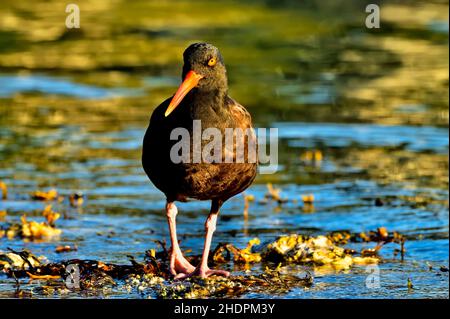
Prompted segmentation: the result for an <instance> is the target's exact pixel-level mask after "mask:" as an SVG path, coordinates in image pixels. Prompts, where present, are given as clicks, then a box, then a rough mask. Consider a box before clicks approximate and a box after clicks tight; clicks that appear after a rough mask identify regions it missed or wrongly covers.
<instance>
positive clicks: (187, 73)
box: [142, 43, 257, 279]
mask: <svg viewBox="0 0 450 319" xmlns="http://www.w3.org/2000/svg"><path fill="white" fill-rule="evenodd" d="M183 57H184V66H183V73H182V79H183V82H182V84H181V85H180V87H179V88H178V91H177V92H176V93H175V95H174V96H173V97H170V98H169V99H167V100H165V101H164V102H163V103H162V104H161V105H159V106H158V107H157V108H156V109H155V110H154V112H153V114H152V116H151V119H150V124H149V127H148V129H147V132H146V133H145V137H144V143H143V152H142V164H143V167H144V170H145V172H146V173H147V175H148V177H149V178H150V180H151V181H152V182H153V184H154V185H155V186H156V187H157V188H158V189H160V190H161V191H162V192H163V193H164V194H165V195H166V198H167V204H166V213H167V220H168V224H169V230H170V240H171V243H172V249H171V257H170V272H171V273H172V274H173V275H174V276H175V278H176V279H183V278H187V277H190V276H200V277H202V278H205V277H208V276H210V275H223V276H229V272H228V271H225V270H213V269H210V268H209V267H208V255H209V251H210V246H211V240H212V235H213V232H214V231H215V229H216V221H217V216H218V214H219V209H220V207H221V206H222V204H223V203H224V202H225V201H226V200H227V199H229V198H231V197H232V196H234V195H236V194H239V193H241V192H242V191H244V190H245V189H246V188H247V187H249V186H250V184H251V183H252V182H253V180H254V178H255V176H256V170H257V163H256V161H251V160H249V154H250V153H249V149H246V151H245V155H244V157H245V158H244V161H238V160H236V158H237V156H236V155H237V154H236V149H237V147H236V145H237V143H239V141H240V142H242V143H243V145H244V147H245V148H246V147H247V146H248V145H250V144H252V143H253V144H252V145H254V144H255V135H254V131H253V129H252V122H251V116H250V114H249V113H248V112H247V110H246V109H245V108H244V107H243V106H241V105H240V104H238V103H237V102H236V101H234V100H233V99H232V98H230V97H229V96H228V82H227V76H226V69H225V64H224V61H223V58H222V56H221V54H220V52H219V50H218V49H217V48H216V47H214V46H212V45H210V44H207V43H195V44H192V45H190V46H189V47H188V48H187V49H186V50H185V52H184V54H183ZM194 120H200V121H201V127H202V128H203V129H205V128H217V129H218V130H219V131H220V132H221V133H222V134H224V132H225V129H226V128H228V129H230V128H231V129H242V130H247V132H250V134H248V135H246V136H245V135H244V136H243V135H236V134H235V135H234V138H235V143H236V144H234V145H233V146H232V147H231V148H230V147H225V146H222V149H221V150H220V151H221V153H222V155H221V159H224V158H225V156H226V155H228V156H230V152H231V157H232V158H233V162H230V161H205V160H204V155H203V157H201V158H202V160H201V161H199V162H198V161H197V162H196V161H193V158H195V156H196V155H197V156H198V152H201V150H202V147H204V146H205V145H206V144H207V143H208V142H209V140H207V139H206V140H201V141H200V144H201V145H197V144H198V143H197V142H198V141H195V139H194V138H193V137H192V136H193V134H194V135H195V133H194V132H193V131H194ZM197 123H198V122H197ZM177 128H182V129H183V130H184V131H185V132H189V134H190V135H189V136H190V137H189V140H188V141H189V142H188V144H189V145H187V146H188V147H187V149H188V151H189V154H188V157H186V159H187V160H183V161H182V162H179V161H173V158H171V155H170V154H171V149H172V147H173V146H174V145H175V144H176V143H178V142H179V139H178V140H177V139H174V138H173V136H172V139H171V132H172V131H173V130H174V129H177ZM236 131H237V130H236ZM175 137H176V138H178V136H177V135H176V134H175ZM224 140H225V139H224ZM196 152H197V154H195V153H196ZM255 153H256V152H255ZM240 154H241V153H240ZM197 158H198V157H197ZM239 158H241V157H239ZM188 199H197V200H211V211H210V213H209V215H208V218H207V219H206V223H205V229H206V236H205V245H204V248H203V254H202V258H201V262H200V265H198V266H197V267H194V266H192V265H191V264H190V263H189V262H188V261H187V260H186V259H185V257H184V256H183V254H182V252H181V249H180V246H179V244H178V239H177V232H176V221H175V218H176V215H177V207H176V206H175V204H174V201H187V200H188Z"/></svg>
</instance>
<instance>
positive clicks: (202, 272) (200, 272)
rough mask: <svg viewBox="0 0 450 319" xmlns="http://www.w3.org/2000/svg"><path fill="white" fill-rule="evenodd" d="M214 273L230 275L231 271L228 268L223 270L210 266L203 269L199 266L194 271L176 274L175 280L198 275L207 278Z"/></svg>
mask: <svg viewBox="0 0 450 319" xmlns="http://www.w3.org/2000/svg"><path fill="white" fill-rule="evenodd" d="M213 275H217V276H224V277H228V276H230V272H228V271H226V270H221V269H210V268H205V269H202V268H201V267H197V268H195V269H194V270H193V271H192V272H189V273H179V274H177V275H176V276H175V280H183V279H186V278H190V277H196V276H198V277H200V278H207V277H209V276H213Z"/></svg>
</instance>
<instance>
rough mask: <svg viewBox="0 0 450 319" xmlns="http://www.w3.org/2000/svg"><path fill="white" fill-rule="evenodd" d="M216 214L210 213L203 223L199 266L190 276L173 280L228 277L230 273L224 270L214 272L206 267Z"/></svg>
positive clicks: (180, 276)
mask: <svg viewBox="0 0 450 319" xmlns="http://www.w3.org/2000/svg"><path fill="white" fill-rule="evenodd" d="M217 215H218V211H217V212H211V213H210V214H209V216H208V219H207V220H206V223H205V229H206V237H205V246H204V248H203V254H202V260H201V262H200V265H199V266H197V268H195V270H194V271H193V272H191V273H190V274H179V275H177V276H176V277H175V279H184V278H188V277H191V276H200V277H201V278H206V277H209V276H211V275H221V276H225V277H228V276H229V275H230V273H229V272H228V271H226V270H215V269H210V268H209V267H208V255H209V250H210V248H211V241H212V236H213V233H214V231H215V230H216V223H217Z"/></svg>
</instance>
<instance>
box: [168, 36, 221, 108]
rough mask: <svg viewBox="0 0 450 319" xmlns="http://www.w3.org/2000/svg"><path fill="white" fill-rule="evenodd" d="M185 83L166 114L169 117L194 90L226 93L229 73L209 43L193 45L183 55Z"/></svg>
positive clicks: (216, 51) (219, 55) (216, 50)
mask: <svg viewBox="0 0 450 319" xmlns="http://www.w3.org/2000/svg"><path fill="white" fill-rule="evenodd" d="M183 58H184V65H183V74H182V77H183V82H182V83H181V85H180V87H179V88H178V90H177V92H176V93H175V95H174V96H173V98H172V100H171V101H170V104H169V106H168V107H167V110H166V112H165V114H164V115H165V116H166V117H167V116H168V115H169V114H170V113H172V111H173V110H175V108H176V107H177V106H178V105H179V104H180V103H181V101H182V100H183V98H184V97H185V96H186V94H188V93H189V92H190V91H191V90H192V89H194V88H196V89H197V90H198V91H201V92H215V91H226V90H227V88H228V83H227V71H226V69H225V64H224V62H223V58H222V55H221V54H220V52H219V49H217V48H216V47H215V46H213V45H211V44H208V43H194V44H191V45H190V46H189V47H188V48H187V49H186V50H185V51H184V53H183Z"/></svg>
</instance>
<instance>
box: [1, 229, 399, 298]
mask: <svg viewBox="0 0 450 319" xmlns="http://www.w3.org/2000/svg"><path fill="white" fill-rule="evenodd" d="M362 241H366V242H376V243H377V244H376V246H375V247H374V248H373V249H364V250H362V251H360V252H357V251H355V250H353V249H346V248H344V246H345V244H346V243H348V242H362ZM391 242H393V243H397V244H399V248H398V250H396V251H398V252H399V253H400V254H401V255H403V253H404V245H403V244H404V242H405V239H404V237H403V236H401V235H400V234H398V233H395V232H393V233H388V232H387V231H386V229H384V228H380V229H378V230H377V231H374V232H369V233H361V234H350V233H347V232H335V233H331V234H329V235H327V236H317V237H308V236H302V235H298V234H292V235H286V236H281V237H279V238H278V239H276V240H275V241H272V242H269V243H266V244H261V243H260V242H259V240H258V239H257V238H255V239H254V240H251V241H250V242H249V244H248V246H247V247H246V248H243V249H239V248H237V247H235V246H234V245H233V244H230V243H221V244H219V245H218V246H217V247H216V249H215V250H214V251H213V252H212V253H211V257H210V259H211V260H210V263H211V264H212V265H213V266H216V267H223V265H225V264H229V263H230V262H232V263H233V264H234V266H235V267H236V266H237V267H238V268H241V269H247V270H246V271H244V274H243V275H231V276H230V277H229V278H224V277H216V276H213V277H210V278H207V279H201V278H190V279H187V280H184V281H174V280H172V279H171V278H170V276H169V275H168V274H169V271H168V256H169V252H168V250H167V249H166V246H165V243H163V242H161V243H160V244H161V247H162V249H161V250H160V251H158V252H157V251H155V250H153V249H152V250H148V251H146V252H145V257H144V260H142V261H141V262H138V261H136V260H135V259H134V257H133V256H129V259H130V264H128V265H117V264H111V263H103V262H101V261H96V260H80V259H72V260H66V261H62V262H58V263H52V262H45V260H46V258H45V257H42V256H41V257H37V256H35V255H33V254H32V253H31V252H29V251H26V250H22V251H14V250H12V249H9V251H8V252H3V253H0V269H1V271H2V272H4V273H5V274H6V275H7V276H9V277H12V278H15V280H16V291H15V295H16V296H17V297H24V296H31V295H32V292H27V291H25V290H22V289H21V288H20V278H28V280H29V281H36V280H39V281H40V282H41V283H42V285H41V286H38V287H37V290H35V291H34V293H39V294H44V295H49V296H55V295H65V294H69V293H71V292H72V291H73V290H74V289H75V290H77V291H78V292H81V293H83V294H87V295H90V294H96V295H98V294H99V293H101V294H103V293H105V292H107V290H108V289H110V288H112V287H114V286H116V287H117V286H118V287H119V289H124V290H126V291H128V292H131V291H132V290H133V289H136V290H137V291H138V292H139V293H140V294H142V295H143V296H145V297H157V298H205V297H238V296H240V295H242V294H245V293H249V292H252V293H258V292H264V293H266V294H267V293H276V294H283V293H284V292H288V291H290V290H291V289H293V288H296V287H309V286H311V285H312V284H313V280H314V278H313V275H312V274H311V273H310V272H309V271H307V270H306V271H304V272H303V274H302V275H301V276H299V275H292V274H288V273H285V272H284V271H283V268H284V267H285V266H287V265H290V264H297V265H309V266H313V267H314V269H315V270H320V269H322V270H326V271H331V272H338V271H343V270H348V269H350V268H351V267H353V266H354V265H371V264H378V263H379V262H380V261H381V258H380V256H379V255H378V251H379V250H380V249H381V247H382V246H383V245H384V244H386V243H391ZM188 259H190V261H191V262H193V263H197V262H198V261H199V259H200V256H190V257H188ZM258 263H260V264H261V265H262V266H264V270H263V271H261V272H259V273H256V274H254V273H252V271H250V265H251V264H258ZM69 265H71V268H68V266H69ZM74 265H76V266H77V269H78V270H79V273H77V274H76V275H71V274H70V273H69V272H71V269H73V267H74ZM75 278H79V280H77V279H75ZM74 280H76V283H77V284H76V285H74V284H75V281H74ZM68 281H69V283H72V285H68V284H67V283H68Z"/></svg>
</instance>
